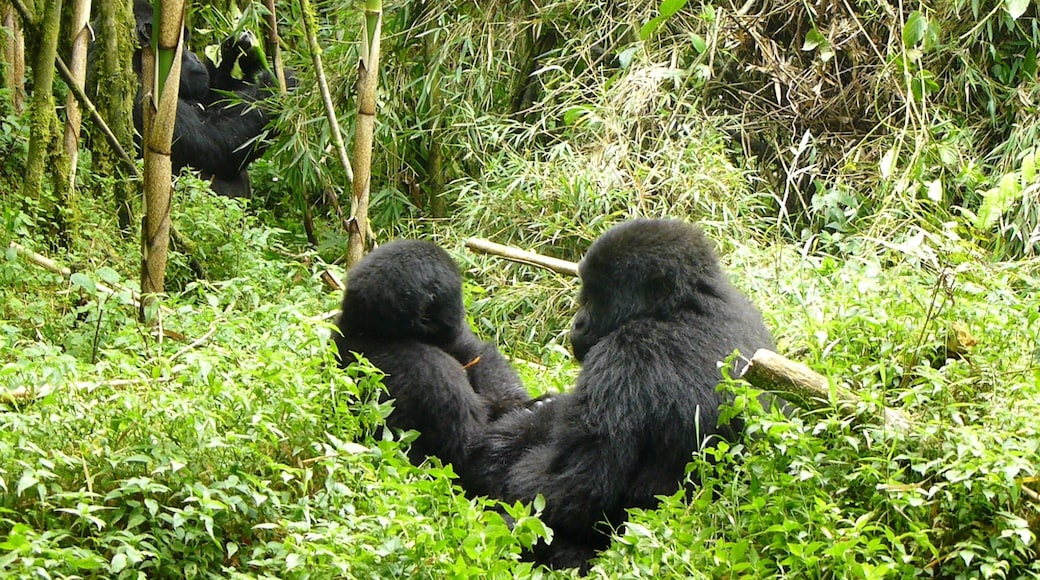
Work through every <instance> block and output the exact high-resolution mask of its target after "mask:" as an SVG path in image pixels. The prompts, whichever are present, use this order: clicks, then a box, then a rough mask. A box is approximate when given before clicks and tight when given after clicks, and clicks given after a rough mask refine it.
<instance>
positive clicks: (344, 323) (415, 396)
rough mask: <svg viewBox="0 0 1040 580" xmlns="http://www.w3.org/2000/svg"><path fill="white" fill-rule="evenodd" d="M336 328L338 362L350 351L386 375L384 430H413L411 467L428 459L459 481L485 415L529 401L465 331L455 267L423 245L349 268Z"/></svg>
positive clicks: (378, 254) (377, 254) (392, 247)
mask: <svg viewBox="0 0 1040 580" xmlns="http://www.w3.org/2000/svg"><path fill="white" fill-rule="evenodd" d="M337 327H338V328H339V331H340V333H339V335H337V336H335V337H334V340H335V343H336V348H337V349H338V351H339V359H340V364H341V366H344V367H346V366H347V365H349V364H350V363H352V362H353V361H354V360H355V357H354V354H353V353H357V354H360V355H362V356H364V357H365V358H367V359H368V360H369V362H371V363H372V364H373V365H375V366H376V367H378V368H379V369H381V370H382V371H383V372H384V373H386V376H385V378H384V379H383V385H384V386H385V387H386V391H387V392H386V394H387V398H392V399H394V411H393V412H392V413H391V414H390V416H389V417H388V418H387V426H388V427H390V428H391V429H398V430H416V431H419V432H420V436H419V438H418V439H417V440H416V441H415V443H414V444H413V445H412V447H411V448H410V449H409V452H408V455H409V457H410V458H411V459H412V461H414V462H415V463H420V462H422V461H424V460H425V458H426V457H427V456H436V457H439V458H440V459H441V460H442V461H443V462H445V463H452V464H454V466H455V470H456V472H457V473H459V475H460V476H462V477H463V478H464V479H466V478H467V474H468V473H469V470H468V462H467V454H468V448H469V446H470V445H471V444H472V443H473V441H475V440H476V439H478V438H479V437H480V436H481V435H482V433H483V431H484V429H485V427H486V424H487V421H488V420H489V419H491V418H495V417H498V416H500V415H502V414H503V413H506V412H508V411H510V410H512V409H513V408H515V407H517V406H521V405H525V404H527V403H528V402H529V401H530V398H531V397H530V395H528V393H527V390H526V389H524V387H523V385H522V384H521V383H520V377H519V376H518V375H517V374H516V371H515V370H513V367H512V366H511V365H510V364H509V362H508V361H507V360H506V359H505V357H503V356H502V354H501V353H500V352H499V351H498V349H497V348H496V347H495V345H493V344H491V343H488V342H484V341H481V340H480V339H479V338H477V336H476V335H475V334H473V331H472V330H470V328H469V325H468V324H467V323H466V312H465V310H464V307H463V303H462V277H461V276H460V275H459V270H458V267H457V266H456V265H455V262H454V261H453V260H452V259H451V256H449V255H448V253H447V252H445V251H444V250H442V249H441V248H439V247H437V246H436V245H434V244H432V243H430V242H423V241H418V240H398V241H395V242H390V243H388V244H386V245H384V246H382V247H380V248H378V249H376V250H373V251H372V252H371V253H369V254H368V255H367V256H365V258H364V259H363V260H361V261H360V262H358V263H357V264H356V265H355V266H354V267H353V268H351V270H350V272H349V274H348V280H347V290H346V292H344V294H343V312H342V313H341V314H340V318H339V320H338V322H337Z"/></svg>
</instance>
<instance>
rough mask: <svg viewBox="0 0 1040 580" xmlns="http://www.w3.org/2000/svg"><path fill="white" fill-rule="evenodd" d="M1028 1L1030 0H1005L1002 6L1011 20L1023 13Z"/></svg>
mask: <svg viewBox="0 0 1040 580" xmlns="http://www.w3.org/2000/svg"><path fill="white" fill-rule="evenodd" d="M1030 1H1031V0H1005V1H1004V8H1005V9H1007V11H1008V14H1009V15H1011V19H1012V20H1018V17H1019V16H1022V15H1023V14H1025V13H1026V10H1028V9H1029V3H1030Z"/></svg>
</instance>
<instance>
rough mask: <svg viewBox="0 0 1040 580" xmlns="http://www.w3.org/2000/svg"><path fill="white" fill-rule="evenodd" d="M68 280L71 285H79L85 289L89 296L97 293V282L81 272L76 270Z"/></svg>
mask: <svg viewBox="0 0 1040 580" xmlns="http://www.w3.org/2000/svg"><path fill="white" fill-rule="evenodd" d="M69 282H72V285H73V286H79V287H80V288H82V289H84V290H86V291H87V294H90V295H91V296H93V295H95V294H97V284H95V283H94V281H93V280H91V279H90V277H89V276H87V275H86V274H84V273H82V272H76V273H75V274H73V275H72V277H71V278H69Z"/></svg>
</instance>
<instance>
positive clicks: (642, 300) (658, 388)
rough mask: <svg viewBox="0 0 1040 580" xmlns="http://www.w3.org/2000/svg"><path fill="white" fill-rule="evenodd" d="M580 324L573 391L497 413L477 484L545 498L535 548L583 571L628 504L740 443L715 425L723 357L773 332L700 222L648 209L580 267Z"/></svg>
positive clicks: (557, 563) (549, 559) (479, 448)
mask: <svg viewBox="0 0 1040 580" xmlns="http://www.w3.org/2000/svg"><path fill="white" fill-rule="evenodd" d="M578 269H579V273H580V275H581V281H582V287H581V291H580V293H579V296H578V303H579V310H578V313H577V314H576V316H575V318H574V322H573V326H572V330H571V333H570V340H571V345H572V348H573V351H574V356H575V358H576V359H577V360H578V361H579V362H581V363H582V369H581V372H580V373H579V375H578V378H577V383H576V384H575V386H574V388H573V389H572V390H570V391H569V392H567V393H564V394H559V395H554V396H553V397H551V398H549V399H546V400H543V401H541V402H540V404H537V405H524V406H522V407H519V408H518V409H516V410H514V411H511V412H509V413H507V414H505V415H504V416H502V417H501V418H500V419H498V420H496V421H494V422H493V423H491V424H490V425H489V427H488V430H487V433H486V434H485V435H484V437H482V438H480V439H478V440H476V444H475V446H474V447H473V448H472V449H471V451H470V457H469V460H470V468H471V470H472V473H473V474H474V478H473V480H472V484H471V488H470V490H471V491H473V492H475V493H478V494H485V495H488V496H490V497H494V498H498V499H502V500H504V501H507V502H513V501H516V500H522V501H531V500H533V499H534V498H535V496H536V495H538V494H542V495H543V496H544V497H545V509H544V511H543V512H542V516H541V517H542V520H543V521H544V522H545V523H546V524H548V525H549V526H550V527H552V528H553V530H554V532H555V533H554V537H553V540H552V542H551V543H549V544H539V545H537V546H536V547H535V548H534V550H533V552H532V553H531V554H528V555H527V556H528V557H529V558H531V559H533V560H534V561H536V562H540V563H543V564H546V565H549V566H550V567H556V568H571V567H578V568H581V569H583V570H587V568H588V565H589V564H588V561H589V560H590V559H591V558H592V557H593V556H594V555H595V553H596V552H597V551H599V550H601V549H603V548H605V547H606V546H607V545H608V544H609V534H610V532H611V530H612V529H614V528H617V527H618V526H619V525H621V524H623V523H624V521H625V518H626V512H625V510H626V509H627V508H650V507H653V506H655V505H656V501H655V499H654V496H657V495H661V494H671V493H674V492H675V491H676V490H678V489H679V487H680V485H681V483H682V481H683V477H684V474H685V468H686V465H687V464H688V463H689V462H690V461H691V459H692V456H693V454H694V453H697V452H698V451H699V450H701V449H703V448H705V447H707V446H711V445H713V444H714V442H715V441H716V440H718V439H724V440H727V441H734V440H736V439H737V437H738V436H739V433H740V431H741V430H742V425H741V424H740V421H739V420H735V421H734V422H731V423H730V424H723V425H720V424H719V418H720V417H719V415H720V410H719V407H720V406H721V405H722V404H723V402H724V400H723V396H722V394H720V393H719V392H717V390H716V387H717V385H718V383H719V382H720V381H721V379H722V375H721V372H720V370H719V363H720V361H724V360H725V359H726V358H727V357H729V356H730V355H731V354H732V353H733V351H734V350H739V351H740V352H741V353H752V352H754V351H755V350H756V349H759V348H772V346H773V341H772V337H771V335H770V332H769V331H768V330H767V329H766V327H765V324H764V323H763V321H762V318H761V315H760V314H759V312H758V310H757V309H756V308H755V306H754V305H752V304H751V302H750V301H748V299H747V298H745V297H744V295H743V294H741V293H740V291H738V290H737V289H736V288H734V287H733V286H732V285H731V284H730V282H729V281H728V279H727V276H726V273H725V272H723V270H722V268H721V267H720V265H719V262H718V259H717V258H716V256H715V252H714V250H713V247H712V243H711V241H710V240H709V239H708V238H707V237H706V236H705V235H704V234H703V233H702V232H701V230H700V229H699V228H697V227H695V226H692V225H689V224H686V223H683V222H680V221H671V220H649V219H639V220H635V221H631V222H627V223H624V224H621V225H618V226H616V227H614V228H612V229H610V230H609V231H607V232H606V233H605V234H604V235H603V236H602V237H600V238H599V239H598V240H597V241H596V242H595V243H593V245H592V247H591V248H590V249H589V251H588V253H587V254H586V255H585V258H584V259H583V260H582V261H581V263H580V264H579V267H578Z"/></svg>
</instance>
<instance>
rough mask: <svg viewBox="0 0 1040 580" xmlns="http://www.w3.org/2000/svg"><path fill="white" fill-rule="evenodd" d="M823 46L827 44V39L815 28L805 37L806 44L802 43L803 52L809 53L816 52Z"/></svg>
mask: <svg viewBox="0 0 1040 580" xmlns="http://www.w3.org/2000/svg"><path fill="white" fill-rule="evenodd" d="M821 44H827V39H826V38H825V37H824V36H823V35H822V34H820V31H819V30H816V29H815V28H813V29H812V30H810V31H809V33H808V34H806V35H805V42H803V43H802V50H805V51H809V50H814V49H815V48H816V47H817V46H820V45H821Z"/></svg>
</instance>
